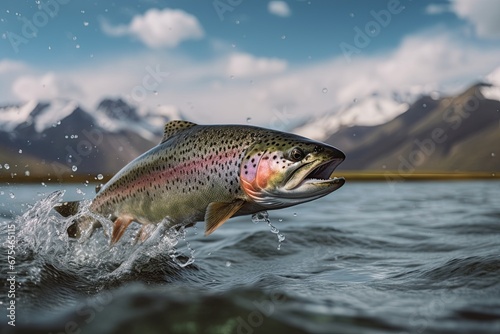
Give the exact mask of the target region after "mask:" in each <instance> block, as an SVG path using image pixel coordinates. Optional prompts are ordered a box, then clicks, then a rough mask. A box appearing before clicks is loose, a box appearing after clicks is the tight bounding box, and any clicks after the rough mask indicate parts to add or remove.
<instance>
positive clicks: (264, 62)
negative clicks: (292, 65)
mask: <svg viewBox="0 0 500 334" xmlns="http://www.w3.org/2000/svg"><path fill="white" fill-rule="evenodd" d="M286 68H287V62H286V61H285V60H282V59H277V58H257V57H254V56H252V55H250V54H247V53H234V54H232V55H230V56H229V60H228V63H227V70H226V73H227V75H229V76H234V77H236V78H251V77H258V76H265V75H269V74H276V73H282V72H283V71H285V70H286Z"/></svg>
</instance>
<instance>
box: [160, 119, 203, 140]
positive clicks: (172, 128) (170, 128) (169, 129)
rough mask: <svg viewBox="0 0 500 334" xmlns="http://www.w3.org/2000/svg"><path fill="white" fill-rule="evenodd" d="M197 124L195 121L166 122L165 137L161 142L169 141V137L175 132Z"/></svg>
mask: <svg viewBox="0 0 500 334" xmlns="http://www.w3.org/2000/svg"><path fill="white" fill-rule="evenodd" d="M195 125H198V124H195V123H191V122H188V121H170V122H168V123H167V124H165V128H164V130H163V138H162V139H161V142H160V144H161V143H163V142H165V141H167V139H168V138H170V137H172V136H173V135H175V134H178V133H180V132H182V131H184V130H186V129H189V128H191V127H193V126H195Z"/></svg>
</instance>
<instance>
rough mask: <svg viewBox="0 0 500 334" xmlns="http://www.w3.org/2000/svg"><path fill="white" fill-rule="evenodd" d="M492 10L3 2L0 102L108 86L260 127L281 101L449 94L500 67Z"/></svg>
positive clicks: (315, 0) (498, 30)
mask: <svg viewBox="0 0 500 334" xmlns="http://www.w3.org/2000/svg"><path fill="white" fill-rule="evenodd" d="M374 13H375V14H374ZM498 13H500V5H499V2H498V1H495V0H476V1H472V0H456V1H444V0H442V1H438V0H435V1H416V0H413V1H411V0H400V1H396V0H380V1H379V0H376V1H370V0H359V1H327V0H323V1H320V0H310V1H307V0H306V1H302V0H295V1H251V0H220V1H218V0H216V1H212V0H210V1H189V0H177V1H175V0H173V1H166V0H165V1H153V0H145V1H100V2H97V1H78V0H40V1H38V0H37V1H35V0H30V1H17V0H7V1H2V4H1V5H0V34H1V37H2V38H1V39H0V104H6V103H23V102H27V101H28V100H32V99H38V100H43V99H53V98H61V99H70V100H76V101H78V102H79V103H81V104H82V105H84V106H86V107H88V108H92V107H95V104H96V103H97V102H98V101H99V100H100V99H101V98H102V97H105V96H111V97H124V98H127V99H128V100H131V102H134V103H136V104H139V105H146V106H158V105H168V106H171V107H172V108H177V109H179V110H181V111H182V112H183V113H184V114H186V115H187V116H188V117H189V118H191V119H192V120H195V121H199V122H242V121H243V120H245V119H246V118H248V117H252V118H254V119H255V120H256V122H257V123H262V124H265V123H266V122H269V117H273V116H270V115H273V113H274V114H275V112H274V111H275V110H283V109H285V108H286V109H287V113H289V114H292V113H294V114H308V113H310V114H318V113H322V112H325V111H327V110H329V109H331V108H334V107H335V106H341V105H345V104H346V103H348V102H349V101H352V100H353V99H356V98H362V97H363V96H366V95H370V94H374V93H377V94H392V93H393V92H394V90H401V91H404V92H408V91H412V92H416V93H418V92H419V91H421V92H429V91H432V90H439V91H450V92H451V91H453V90H457V89H460V88H463V87H464V86H466V85H468V84H470V83H472V82H474V81H477V80H481V79H482V78H484V77H485V76H487V75H488V74H489V73H491V72H492V71H493V70H495V69H496V68H497V67H499V66H500V60H498V59H500V43H499V42H500V23H498V22H499V21H498V18H497V17H498V15H497V14H498ZM377 16H378V18H377ZM359 31H361V33H359ZM361 35H362V36H361ZM346 50H347V51H346ZM155 70H156V71H157V72H159V74H158V73H157V75H156V79H155V78H154V76H153V78H146V77H147V76H148V74H149V75H151V74H150V72H154V71H155ZM145 78H146V79H145ZM151 80H152V81H151ZM274 117H275V116H274Z"/></svg>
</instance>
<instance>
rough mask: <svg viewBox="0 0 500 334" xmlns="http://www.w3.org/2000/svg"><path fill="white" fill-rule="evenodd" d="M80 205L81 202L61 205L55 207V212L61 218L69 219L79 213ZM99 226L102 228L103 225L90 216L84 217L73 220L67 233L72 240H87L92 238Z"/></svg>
mask: <svg viewBox="0 0 500 334" xmlns="http://www.w3.org/2000/svg"><path fill="white" fill-rule="evenodd" d="M80 204H81V201H72V202H64V203H59V204H57V205H55V206H54V210H55V211H57V212H58V213H59V214H60V215H61V216H63V217H65V218H67V217H71V216H74V215H76V214H77V213H78V210H79V209H80ZM99 226H101V224H100V223H99V222H98V221H96V220H95V219H93V218H91V217H88V216H82V217H79V218H77V219H75V220H73V224H71V225H70V226H69V227H68V229H67V230H66V231H67V233H68V236H69V237H70V238H75V239H80V240H85V239H87V238H88V237H90V236H91V235H92V232H94V229H96V228H97V227H99Z"/></svg>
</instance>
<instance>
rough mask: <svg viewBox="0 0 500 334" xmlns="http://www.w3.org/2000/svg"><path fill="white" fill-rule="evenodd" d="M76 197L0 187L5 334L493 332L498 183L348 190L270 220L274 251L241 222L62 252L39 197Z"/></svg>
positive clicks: (498, 301) (77, 193)
mask: <svg viewBox="0 0 500 334" xmlns="http://www.w3.org/2000/svg"><path fill="white" fill-rule="evenodd" d="M79 188H80V190H76V189H77V186H64V187H62V186H59V187H54V186H51V187H41V186H38V187H37V186H33V185H31V186H28V185H24V186H12V187H8V186H2V187H1V188H0V214H1V215H2V217H3V218H2V223H1V225H0V237H1V241H2V249H1V252H0V253H1V255H0V256H1V259H2V261H1V262H0V263H1V273H2V277H8V274H7V272H9V271H11V270H10V269H9V267H8V263H7V252H8V251H9V248H8V247H7V246H8V243H6V240H7V236H8V226H9V225H15V232H13V233H11V235H15V237H16V240H17V244H16V245H15V248H14V250H15V264H14V270H15V271H16V273H17V274H16V275H15V279H16V281H15V297H16V298H15V307H16V309H15V321H16V322H15V324H16V326H15V327H12V326H10V325H8V321H10V320H9V318H8V317H6V315H7V314H8V313H7V312H8V310H7V306H8V305H9V304H8V303H9V302H10V301H11V300H13V299H12V298H9V297H8V291H9V289H10V283H9V282H8V281H7V279H2V280H1V282H2V283H1V285H0V291H1V293H0V296H2V297H1V302H2V305H1V306H2V311H3V312H2V317H1V318H0V319H1V323H0V329H1V330H2V333H10V332H27V333H28V332H29V333H38V332H43V333H49V332H52V333H56V332H57V333H60V332H66V333H171V332H183V333H246V334H248V333H266V332H273V333H275V332H278V331H279V332H284V333H303V332H314V333H364V332H366V333H472V332H474V333H499V332H500V183H499V182H494V181H490V182H486V181H484V182H421V183H412V182H404V183H397V184H388V183H384V182H380V183H355V182H350V183H349V182H348V183H347V184H346V185H345V186H344V187H343V188H342V189H340V190H339V191H337V192H335V193H334V194H332V195H330V196H327V197H326V198H323V199H320V200H317V201H315V202H311V203H307V204H303V205H301V206H297V207H294V208H289V209H284V210H280V211H270V212H269V216H270V218H271V222H272V224H273V225H274V226H275V227H276V228H278V229H279V230H280V233H281V234H283V235H284V236H285V238H286V239H285V240H284V241H283V242H282V243H281V245H280V249H279V250H278V246H279V243H278V238H277V234H276V233H272V232H271V231H270V228H269V226H268V225H267V224H266V223H265V222H260V223H253V222H252V220H251V218H250V217H238V218H236V219H232V220H230V221H229V222H228V223H226V224H225V225H224V226H223V227H221V228H220V229H219V230H217V231H216V232H215V233H214V234H212V235H210V236H209V237H203V225H202V224H198V228H197V229H196V228H190V229H187V230H186V231H185V232H183V231H180V232H173V231H167V230H166V231H160V230H159V231H158V233H157V234H156V235H154V236H153V237H152V239H150V240H148V242H146V243H145V244H143V245H133V244H132V240H133V239H134V234H133V232H134V228H132V229H131V231H129V232H127V234H126V235H125V237H124V238H123V239H122V240H121V241H120V242H119V244H118V245H117V246H115V247H113V248H110V247H109V246H108V241H107V239H106V238H105V237H104V235H103V233H102V230H98V231H97V233H95V234H94V235H93V236H92V237H91V238H90V239H89V240H87V241H86V242H84V243H79V242H74V241H69V240H68V239H67V238H66V236H65V235H64V233H61V231H63V230H64V226H65V224H67V223H68V222H65V221H63V220H62V219H61V218H60V217H59V216H58V215H57V214H55V213H54V212H52V211H50V210H49V208H50V207H51V206H52V205H53V204H54V203H55V202H56V201H58V200H59V198H58V194H57V193H56V194H52V195H51V197H47V196H48V195H49V194H50V193H51V192H53V191H55V190H58V189H64V190H66V193H65V194H64V199H65V200H74V199H81V198H86V199H89V198H91V197H92V191H91V189H90V186H89V187H84V186H79ZM82 191H83V192H85V194H83V193H82ZM274 232H276V231H274ZM193 260H194V261H193ZM190 262H192V263H190Z"/></svg>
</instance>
